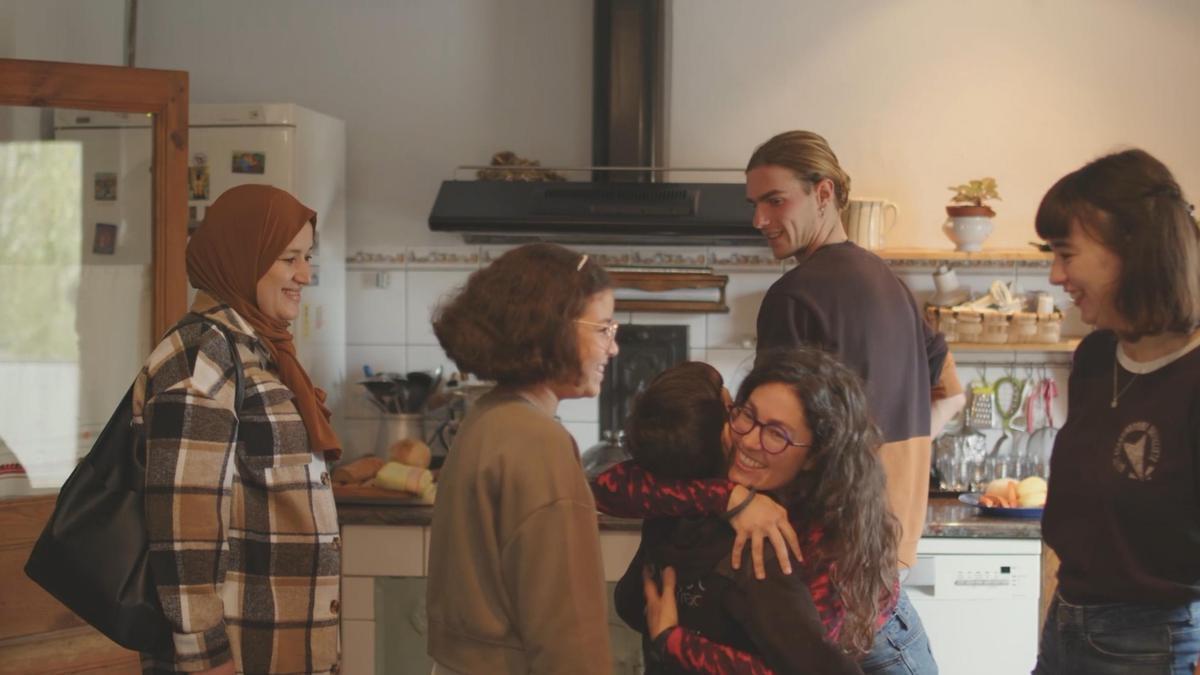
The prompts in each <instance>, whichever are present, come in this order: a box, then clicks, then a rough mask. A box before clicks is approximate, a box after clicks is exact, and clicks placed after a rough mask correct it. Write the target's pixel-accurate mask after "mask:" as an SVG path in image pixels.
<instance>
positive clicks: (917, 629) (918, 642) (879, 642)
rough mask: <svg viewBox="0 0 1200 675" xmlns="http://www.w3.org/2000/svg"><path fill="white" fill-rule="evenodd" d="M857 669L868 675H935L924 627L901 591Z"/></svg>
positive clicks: (935, 664) (935, 671) (905, 594)
mask: <svg viewBox="0 0 1200 675" xmlns="http://www.w3.org/2000/svg"><path fill="white" fill-rule="evenodd" d="M858 665H859V666H860V667H861V668H862V669H863V672H864V673H868V674H869V675H937V671H938V667H937V662H936V661H934V660H933V652H932V651H930V649H929V637H928V636H927V635H925V626H923V625H921V617H920V616H918V615H917V610H916V609H915V608H914V607H913V606H912V602H910V601H909V599H908V594H907V593H905V592H904V589H903V588H901V589H900V597H899V599H898V600H897V602H896V608H895V609H894V610H892V615H891V616H890V617H889V618H888V620H887V623H885V624H883V628H880V629H879V632H878V633H876V634H875V644H874V645H872V646H871V652H870V653H869V654H867V655H866V657H864V658H863V659H862V660H861V661H859V663H858Z"/></svg>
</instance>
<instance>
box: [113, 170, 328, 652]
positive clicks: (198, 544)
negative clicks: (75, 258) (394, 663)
mask: <svg viewBox="0 0 1200 675" xmlns="http://www.w3.org/2000/svg"><path fill="white" fill-rule="evenodd" d="M316 220H317V218H316V213H314V212H313V211H312V210H311V209H309V208H308V207H306V206H304V205H303V204H301V203H300V202H299V201H297V200H296V199H295V198H294V197H292V196H291V195H290V194H288V193H287V192H284V191H283V190H280V189H277V188H274V187H270V186H266V185H243V186H239V187H235V188H232V189H230V190H228V191H227V192H225V193H224V194H222V195H221V196H220V197H219V198H218V199H217V200H216V201H215V202H214V203H213V204H212V206H210V207H209V208H208V212H207V214H206V217H205V219H204V223H203V224H202V225H201V226H200V228H199V229H198V230H197V231H196V233H195V234H194V235H193V236H192V238H191V241H190V242H189V243H188V249H187V268H188V278H189V279H190V280H191V283H192V285H193V286H194V287H195V288H197V289H198V290H199V292H198V293H197V294H196V299H195V301H194V302H193V304H192V307H191V309H190V312H189V315H188V316H187V317H185V318H184V319H183V320H182V321H181V322H180V323H179V324H178V325H176V326H175V327H174V328H173V329H171V331H169V332H168V333H167V335H166V337H164V338H163V340H162V342H160V343H159V344H158V346H157V347H156V348H155V349H154V351H153V353H152V354H151V355H150V358H149V359H148V360H147V362H146V365H145V367H144V368H143V369H142V372H141V374H140V375H139V377H138V382H137V385H136V386H135V388H134V391H135V400H134V415H135V419H134V421H135V424H140V425H141V428H142V430H143V432H144V434H145V439H146V522H147V527H148V529H149V533H150V566H151V570H152V573H153V575H154V577H155V580H156V583H157V586H158V593H159V598H160V600H161V601H162V606H163V610H164V612H165V614H166V616H167V618H168V620H169V621H170V623H171V624H172V626H173V628H174V636H173V638H174V647H173V649H171V650H169V651H167V652H165V653H161V654H143V655H142V665H143V668H144V670H145V671H146V672H179V671H185V670H186V671H201V672H205V673H208V672H213V673H233V672H239V673H243V672H244V673H298V672H308V673H325V672H332V671H333V670H334V669H335V668H336V665H337V662H338V647H337V631H338V577H339V573H340V566H341V565H340V550H339V549H340V546H339V543H340V542H339V539H338V527H337V514H336V512H335V510H334V502H333V493H332V491H331V489H330V483H329V473H328V469H327V467H326V464H325V462H326V460H327V459H336V458H337V457H338V456H339V455H340V453H341V449H340V444H339V442H338V439H337V436H336V435H335V434H334V432H333V429H332V427H330V425H329V410H328V409H327V408H326V407H325V405H324V403H323V401H324V399H325V394H324V392H323V391H321V390H320V389H318V388H316V387H314V386H313V384H312V382H311V380H309V377H308V374H307V373H305V371H304V368H303V367H301V365H300V363H299V361H297V359H296V349H295V345H294V344H293V343H292V335H291V333H290V332H288V326H289V324H290V322H291V321H293V320H294V319H295V318H296V316H297V315H298V314H299V311H300V297H301V293H302V291H303V289H304V287H305V286H307V285H308V284H309V282H310V280H311V274H312V270H311V267H310V264H309V260H310V258H311V250H312V246H313V236H314V230H315V228H316ZM227 335H228V336H229V338H232V344H231V342H230V339H229V338H227V337H226V336H227ZM235 353H236V355H237V363H236V364H235V362H234V354H235ZM239 368H240V369H241V372H242V390H241V392H240V397H239V395H238V394H239V392H237V391H236V390H237V385H236V382H237V372H238V371H237V369H239ZM239 398H240V400H239Z"/></svg>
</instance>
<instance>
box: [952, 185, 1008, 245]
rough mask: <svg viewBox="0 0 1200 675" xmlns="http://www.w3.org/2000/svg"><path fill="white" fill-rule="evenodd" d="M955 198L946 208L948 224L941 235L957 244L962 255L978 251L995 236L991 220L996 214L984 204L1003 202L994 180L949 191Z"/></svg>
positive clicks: (960, 186) (958, 186)
mask: <svg viewBox="0 0 1200 675" xmlns="http://www.w3.org/2000/svg"><path fill="white" fill-rule="evenodd" d="M950 189H951V190H953V191H954V196H953V197H951V198H950V201H951V202H952V203H951V205H950V206H947V207H946V215H947V216H949V218H947V219H946V222H945V224H943V225H942V231H943V232H945V233H946V236H947V237H950V240H951V241H953V242H954V245H955V249H956V250H959V251H978V250H979V249H980V248H981V247H982V246H983V241H984V240H985V239H987V237H988V235H989V234H991V233H992V217H993V216H995V215H996V212H995V211H993V210H992V207H990V206H988V205H987V204H986V203H985V202H986V201H987V200H989V199H1000V193H999V192H997V191H996V179H995V178H980V179H978V180H972V181H969V182H967V183H963V184H962V185H955V186H951V187H950Z"/></svg>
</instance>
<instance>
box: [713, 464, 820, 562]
mask: <svg viewBox="0 0 1200 675" xmlns="http://www.w3.org/2000/svg"><path fill="white" fill-rule="evenodd" d="M749 494H750V491H749V490H747V489H746V488H744V487H742V486H741V485H735V486H734V488H733V491H732V492H731V493H730V494H729V506H728V507H727V508H728V509H733V508H734V507H736V506H738V505H739V504H741V503H742V502H744V501H745V500H746V497H747V496H748V495H749ZM729 524H730V525H732V526H733V531H734V532H736V533H737V538H735V539H734V540H733V560H732V563H733V569H735V570H736V569H739V568H741V566H742V552H743V550H744V549H745V548H746V540H747V539H749V540H750V557H751V558H752V560H753V562H754V578H756V579H766V578H767V570H766V566H765V565H764V564H763V539H770V541H771V546H773V547H775V556H776V557H777V558H779V568H780V569H781V570H783V573H784V574H791V573H792V563H791V556H789V555H788V549H789V548H790V549H791V552H792V553H793V554H795V556H796V559H797V560H804V556H803V555H802V554H801V552H800V538H799V537H797V536H796V530H795V529H794V528H792V524H791V523H790V522H788V514H787V509H785V508H783V507H782V506H780V505H779V504H777V503H776V502H775V500H773V499H771V498H770V497H767V496H764V495H760V494H756V495H754V497H753V498H752V499H751V501H750V503H749V504H748V505H747V506H746V508H744V509H742V510H741V512H740V513H738V514H737V515H736V516H734V517H733V518H732V519H730V521H729Z"/></svg>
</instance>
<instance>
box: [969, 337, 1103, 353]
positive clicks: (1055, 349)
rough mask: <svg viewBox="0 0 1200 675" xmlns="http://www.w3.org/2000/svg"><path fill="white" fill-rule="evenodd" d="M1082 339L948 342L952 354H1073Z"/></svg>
mask: <svg viewBox="0 0 1200 675" xmlns="http://www.w3.org/2000/svg"><path fill="white" fill-rule="evenodd" d="M1080 339H1081V338H1068V339H1066V340H1061V341H1059V342H1054V343H1049V342H1019V343H1018V342H1001V343H998V344H997V343H991V342H948V343H946V344H948V345H949V346H950V351H952V352H1050V353H1071V352H1074V351H1075V348H1076V347H1078V346H1079V341H1080Z"/></svg>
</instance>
